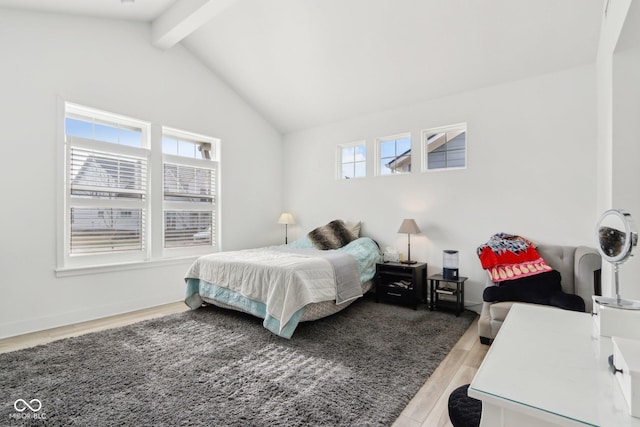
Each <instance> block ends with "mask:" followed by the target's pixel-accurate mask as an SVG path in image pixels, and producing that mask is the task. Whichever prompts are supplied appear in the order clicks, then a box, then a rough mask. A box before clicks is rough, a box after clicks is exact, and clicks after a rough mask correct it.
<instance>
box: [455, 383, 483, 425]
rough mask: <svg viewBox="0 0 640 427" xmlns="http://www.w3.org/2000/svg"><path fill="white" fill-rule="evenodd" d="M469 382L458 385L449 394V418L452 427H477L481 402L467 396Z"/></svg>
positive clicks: (480, 413)
mask: <svg viewBox="0 0 640 427" xmlns="http://www.w3.org/2000/svg"><path fill="white" fill-rule="evenodd" d="M468 389H469V384H466V385H463V386H460V387H458V388H457V389H455V390H453V391H452V392H451V394H450V395H449V419H450V420H451V424H453V426H454V427H478V426H479V425H480V417H481V415H482V402H481V401H480V400H478V399H474V398H473V397H469V395H468V394H467V390H468Z"/></svg>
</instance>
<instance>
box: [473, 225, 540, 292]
mask: <svg viewBox="0 0 640 427" xmlns="http://www.w3.org/2000/svg"><path fill="white" fill-rule="evenodd" d="M477 253H478V257H479V258H480V263H481V264H482V268H484V269H485V270H487V272H488V273H489V276H490V277H491V281H492V282H502V281H504V280H513V279H517V278H520V277H527V276H533V275H534V274H539V273H544V272H545V271H550V270H552V268H551V267H549V265H548V264H547V263H546V262H545V261H544V260H543V259H542V257H541V256H540V254H538V251H537V250H536V246H535V245H534V244H533V243H532V242H531V241H529V240H527V239H525V238H524V237H522V236H517V235H514V234H508V233H498V234H494V235H493V236H491V238H490V239H489V241H488V242H487V243H485V244H483V245H480V246H479V247H478V249H477Z"/></svg>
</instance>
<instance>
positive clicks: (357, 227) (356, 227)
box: [345, 221, 362, 237]
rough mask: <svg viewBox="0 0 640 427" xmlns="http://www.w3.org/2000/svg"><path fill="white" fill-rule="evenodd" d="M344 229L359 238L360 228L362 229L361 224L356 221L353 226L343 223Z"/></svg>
mask: <svg viewBox="0 0 640 427" xmlns="http://www.w3.org/2000/svg"><path fill="white" fill-rule="evenodd" d="M345 225H346V227H347V228H348V229H349V230H351V233H352V234H353V235H354V236H356V237H360V228H361V227H362V222H360V221H358V222H357V223H355V224H351V223H350V222H347V223H345Z"/></svg>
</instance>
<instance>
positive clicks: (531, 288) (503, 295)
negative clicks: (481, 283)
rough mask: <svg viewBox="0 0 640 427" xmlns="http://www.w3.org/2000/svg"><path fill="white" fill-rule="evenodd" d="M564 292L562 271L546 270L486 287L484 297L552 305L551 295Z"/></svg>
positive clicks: (488, 300)
mask: <svg viewBox="0 0 640 427" xmlns="http://www.w3.org/2000/svg"><path fill="white" fill-rule="evenodd" d="M556 292H562V285H561V284H560V272H558V271H556V270H551V271H546V272H544V273H540V274H536V275H534V276H527V277H521V278H519V279H514V280H505V281H503V282H500V285H499V286H488V287H486V288H485V289H484V292H483V294H482V299H483V300H484V301H487V302H500V301H519V302H529V303H533V304H544V305H550V303H551V295H553V294H555V293H556Z"/></svg>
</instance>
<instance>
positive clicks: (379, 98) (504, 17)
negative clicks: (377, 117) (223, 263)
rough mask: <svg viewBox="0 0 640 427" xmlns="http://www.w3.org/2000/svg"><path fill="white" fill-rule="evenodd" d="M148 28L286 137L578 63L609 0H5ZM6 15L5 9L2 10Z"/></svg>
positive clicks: (591, 50) (592, 49)
mask: <svg viewBox="0 0 640 427" xmlns="http://www.w3.org/2000/svg"><path fill="white" fill-rule="evenodd" d="M0 7H12V8H21V9H31V10H39V11H45V12H56V13H69V14H76V15H84V16H94V17H102V18H109V19H126V20H136V21H141V22H147V23H149V24H150V32H151V37H150V40H151V42H152V43H154V44H155V45H156V46H157V47H158V48H161V49H171V48H172V47H173V46H175V45H176V44H177V43H181V44H182V45H183V46H185V47H186V48H187V49H188V50H189V51H191V52H192V53H193V54H194V55H195V56H196V57H198V58H199V59H200V60H201V61H202V62H203V63H205V64H206V65H207V66H208V67H209V68H210V69H211V70H212V71H213V72H215V73H216V74H217V75H218V76H219V77H220V78H222V79H223V80H224V81H225V82H226V83H228V84H229V85H230V86H231V87H232V88H233V89H234V90H235V91H236V92H237V93H238V94H240V96H242V97H243V98H244V99H245V100H246V101H248V102H249V103H250V104H251V105H253V107H254V108H255V109H256V110H257V111H259V112H260V113H261V114H262V115H263V116H264V117H265V118H267V119H268V120H269V121H271V122H272V123H273V125H274V126H276V127H277V128H278V129H279V130H280V131H281V132H283V133H286V132H291V131H294V130H298V129H305V128H309V127H313V126H317V125H321V124H325V123H329V122H333V121H336V120H341V119H344V118H348V117H353V116H358V115H362V114H366V113H370V112H375V111H381V110H385V109H390V108H394V107H397V106H403V105H408V104H412V103H417V102H421V101H425V100H428V99H434V98H438V97H443V96H447V95H450V94H454V93H459V92H466V91H470V90H474V89H478V88H481V87H486V86H490V85H494V84H498V83H502V82H508V81H513V80H518V79H523V78H527V77H531V76H535V75H539V74H543V73H548V72H553V71H558V70H562V69H566V68H570V67H575V66H579V65H583V64H590V63H594V62H595V59H596V54H597V46H598V37H599V32H600V21H601V17H602V14H603V12H604V0H488V1H477V0H135V2H134V3H133V4H131V5H129V6H125V5H123V4H121V0H90V1H88V0H55V1H51V0H0ZM0 13H1V11H0Z"/></svg>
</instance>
